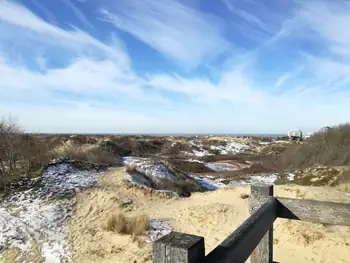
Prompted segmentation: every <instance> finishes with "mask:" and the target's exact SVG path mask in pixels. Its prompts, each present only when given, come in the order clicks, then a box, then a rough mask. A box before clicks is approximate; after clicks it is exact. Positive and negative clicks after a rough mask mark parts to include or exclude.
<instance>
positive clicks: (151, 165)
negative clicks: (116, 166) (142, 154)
mask: <svg viewBox="0 0 350 263" xmlns="http://www.w3.org/2000/svg"><path fill="white" fill-rule="evenodd" d="M122 161H123V163H124V164H125V165H135V166H136V168H137V171H139V172H140V173H142V174H144V175H146V176H147V177H150V178H152V179H155V180H158V179H161V178H167V179H170V180H175V179H176V177H175V176H174V175H173V174H172V173H170V172H169V170H168V169H167V168H166V167H165V166H164V164H162V163H161V162H159V161H155V160H151V159H149V158H139V157H124V158H123V159H122Z"/></svg>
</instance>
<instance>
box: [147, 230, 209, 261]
mask: <svg viewBox="0 0 350 263" xmlns="http://www.w3.org/2000/svg"><path fill="white" fill-rule="evenodd" d="M204 258H205V247H204V238H203V237H199V236H194V235H188V234H184V233H179V232H171V233H170V234H168V235H166V236H164V237H162V238H160V239H158V240H157V241H155V242H154V243H153V260H152V262H153V263H196V262H199V261H201V260H203V259H204Z"/></svg>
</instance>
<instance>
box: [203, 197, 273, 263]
mask: <svg viewBox="0 0 350 263" xmlns="http://www.w3.org/2000/svg"><path fill="white" fill-rule="evenodd" d="M276 211H277V200H276V199H275V198H273V197H270V199H269V200H268V201H267V202H266V203H265V204H264V205H263V206H261V207H260V208H258V210H257V211H256V212H255V213H254V214H252V215H251V216H250V217H249V218H248V219H247V220H246V221H245V222H244V223H243V224H242V225H240V226H239V227H238V228H237V229H236V231H234V232H233V233H232V234H231V235H230V236H229V237H227V238H226V239H225V240H224V241H223V242H222V243H221V244H220V245H219V246H218V247H216V248H215V249H214V250H213V251H212V252H210V253H209V254H208V255H207V257H206V258H205V261H204V262H205V263H244V262H245V261H246V260H247V259H248V258H249V256H250V254H251V253H252V252H253V250H254V249H255V248H256V246H257V245H258V244H259V242H260V241H261V239H262V238H263V237H264V235H265V234H266V232H267V231H268V229H270V228H271V226H272V224H273V222H274V221H275V220H276V217H277V214H276Z"/></svg>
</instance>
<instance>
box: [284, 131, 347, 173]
mask: <svg viewBox="0 0 350 263" xmlns="http://www.w3.org/2000/svg"><path fill="white" fill-rule="evenodd" d="M279 165H280V167H281V168H282V169H304V168H308V167H312V166H314V165H324V166H344V165H350V124H342V125H339V126H336V127H333V128H332V129H330V130H328V131H326V132H318V133H316V134H315V135H313V136H312V137H310V138H309V139H308V140H307V141H306V142H305V143H302V144H295V145H294V147H291V148H290V149H287V150H286V151H285V152H283V153H282V154H281V155H280V158H279Z"/></svg>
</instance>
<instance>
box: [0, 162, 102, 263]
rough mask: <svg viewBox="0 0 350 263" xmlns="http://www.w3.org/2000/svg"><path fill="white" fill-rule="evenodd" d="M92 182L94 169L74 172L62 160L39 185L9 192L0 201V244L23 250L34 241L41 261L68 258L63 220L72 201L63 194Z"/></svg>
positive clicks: (70, 209)
mask: <svg viewBox="0 0 350 263" xmlns="http://www.w3.org/2000/svg"><path fill="white" fill-rule="evenodd" d="M95 184H96V171H89V172H88V171H78V170H76V169H74V168H73V167H72V166H71V165H70V164H66V163H61V164H55V165H50V166H49V167H48V169H47V170H46V171H45V172H44V173H43V175H42V177H41V181H40V183H39V185H37V186H36V187H32V188H31V189H29V190H22V191H17V192H16V191H12V193H11V195H8V196H6V197H5V198H4V199H3V200H2V201H1V203H0V247H5V246H8V247H10V248H18V249H20V250H21V251H22V252H25V251H27V250H28V249H29V248H30V243H31V241H36V243H37V244H38V245H40V246H41V251H42V256H43V257H44V260H45V261H44V262H50V263H51V262H61V261H62V258H66V259H67V260H69V252H68V244H67V241H66V239H65V238H66V236H67V229H66V226H65V223H66V222H67V220H68V219H69V217H70V216H71V214H72V205H73V203H74V200H73V199H67V198H64V197H67V196H70V195H71V194H75V193H76V192H77V191H79V190H80V189H83V188H88V187H92V186H94V185H95ZM62 197H63V198H62ZM57 198H60V199H57ZM0 256H1V252H0Z"/></svg>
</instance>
